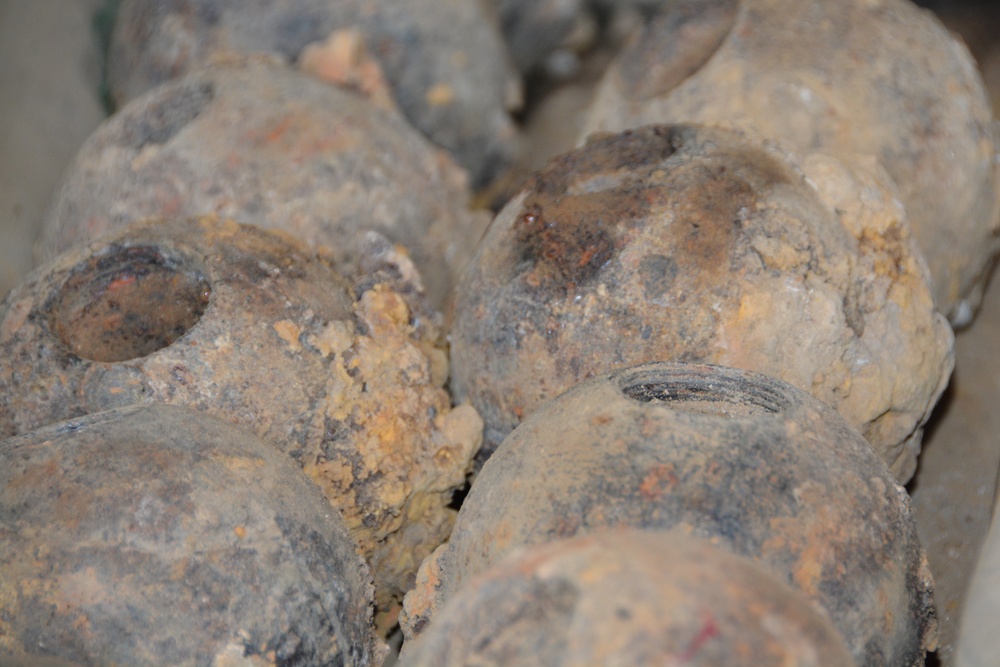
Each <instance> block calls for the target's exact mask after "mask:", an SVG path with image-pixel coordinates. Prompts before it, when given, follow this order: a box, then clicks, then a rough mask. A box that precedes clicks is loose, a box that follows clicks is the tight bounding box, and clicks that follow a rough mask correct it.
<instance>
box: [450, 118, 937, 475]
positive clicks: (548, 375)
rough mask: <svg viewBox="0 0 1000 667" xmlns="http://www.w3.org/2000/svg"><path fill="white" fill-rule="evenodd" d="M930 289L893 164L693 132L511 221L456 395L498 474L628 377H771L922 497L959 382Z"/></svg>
mask: <svg viewBox="0 0 1000 667" xmlns="http://www.w3.org/2000/svg"><path fill="white" fill-rule="evenodd" d="M799 165H801V166H799ZM926 276H927V273H926V267H925V265H924V264H923V261H922V259H921V258H920V256H919V253H918V252H917V251H916V248H915V246H914V244H913V241H912V239H911V238H910V235H909V231H908V227H907V225H906V218H905V214H904V212H903V210H902V207H901V205H900V204H899V201H898V199H896V198H895V197H894V196H893V193H892V183H891V181H890V180H889V179H888V177H886V176H885V174H884V172H883V171H881V170H880V169H879V168H878V166H877V165H875V164H874V163H866V162H863V161H855V162H852V163H842V162H839V161H837V160H834V159H832V158H826V157H824V156H809V157H807V158H804V159H803V160H802V161H801V163H798V162H796V161H794V160H793V158H792V157H791V156H789V155H787V154H785V153H782V152H780V151H777V150H775V149H772V148H770V147H768V146H767V145H764V144H760V143H758V142H755V141H752V140H750V139H748V138H746V137H744V136H743V135H741V134H738V133H736V132H733V131H729V130H723V129H714V128H706V127H700V126H692V125H676V126H649V127H645V128H640V129H637V130H632V131H626V132H623V133H620V134H617V135H604V136H601V137H596V138H594V140H593V141H591V142H590V143H588V144H587V145H586V146H584V147H582V148H580V149H577V150H575V151H571V152H569V153H566V154H564V155H561V156H559V157H557V158H554V159H553V160H551V161H550V162H549V163H548V165H547V166H546V167H544V168H543V169H541V170H540V171H538V172H537V173H536V174H535V175H534V176H533V177H532V178H531V179H529V181H528V182H527V183H526V184H525V186H524V187H523V189H522V190H521V192H520V193H519V194H518V195H517V196H516V197H514V198H513V199H512V200H511V201H510V203H508V204H507V206H506V207H504V209H503V210H502V211H500V213H499V214H498V215H497V216H496V218H495V219H494V220H493V222H492V224H491V225H490V227H489V229H488V230H487V233H486V235H485V236H484V238H483V240H482V242H481V243H480V244H479V246H478V248H477V250H476V254H475V255H474V256H473V259H472V260H471V261H470V263H469V266H468V268H467V270H466V273H465V275H464V277H463V279H462V280H461V281H460V283H459V286H458V289H457V297H456V307H455V317H454V326H453V330H452V334H451V339H452V347H451V351H452V366H453V381H452V387H453V390H454V392H455V395H456V397H457V398H458V399H459V400H467V401H470V402H471V403H472V404H473V405H475V406H476V408H477V410H479V412H480V414H481V415H482V416H483V419H484V421H485V422H486V433H485V444H484V446H483V448H482V450H481V452H480V456H479V459H480V460H485V459H486V458H487V457H488V456H489V454H490V452H492V451H493V449H495V448H496V446H497V445H499V443H500V442H501V441H502V440H503V438H504V437H505V436H506V435H507V434H508V433H510V431H511V430H512V429H513V428H514V427H515V426H516V425H517V424H518V423H519V422H520V421H521V420H522V419H523V418H524V417H526V416H527V415H529V414H531V412H532V411H533V410H535V409H537V408H538V406H539V405H541V404H542V403H543V402H544V401H545V400H547V399H550V398H554V397H555V396H557V395H558V394H560V393H561V392H563V391H565V390H566V389H568V388H570V387H572V386H573V385H574V384H576V383H577V382H579V381H581V380H584V379H586V378H588V377H591V376H594V375H599V374H603V373H605V372H607V371H610V370H612V369H614V368H621V367H624V366H629V365H632V364H636V363H642V362H646V361H661V360H664V361H666V360H669V361H702V362H707V363H716V364H722V365H726V366H733V367H738V368H746V369H749V370H756V371H760V372H764V373H767V374H769V375H773V376H775V377H777V378H780V379H782V380H785V381H787V382H789V383H791V384H793V385H795V386H797V387H799V388H801V389H804V390H806V391H808V392H810V393H811V394H813V395H814V396H816V397H817V398H820V399H821V400H823V401H826V402H827V403H829V404H830V405H832V406H834V407H835V408H836V409H837V410H838V411H839V412H840V413H841V414H842V415H843V416H844V417H845V418H846V419H847V421H848V422H849V423H850V424H851V425H853V426H854V427H855V428H857V429H858V430H860V431H861V433H862V434H863V435H864V436H865V437H866V438H867V439H868V440H869V442H871V444H872V445H873V446H874V447H875V449H876V450H877V451H878V453H879V454H880V455H881V456H882V458H883V459H884V460H885V461H886V463H887V464H888V465H889V466H890V467H891V468H892V470H893V472H895V473H896V475H897V476H898V478H899V479H900V480H902V481H905V480H907V479H909V478H910V476H911V475H912V474H913V470H914V468H915V467H916V461H917V455H918V453H919V451H920V442H921V438H922V433H923V424H924V423H925V421H926V420H927V418H928V416H929V414H930V411H931V409H932V408H933V406H934V405H935V403H936V401H937V399H938V397H939V396H940V394H941V392H942V391H943V390H944V387H945V385H946V384H947V381H948V378H949V376H950V373H951V369H952V365H953V351H952V343H953V335H952V332H951V330H950V328H949V327H948V324H947V322H946V321H945V320H944V318H943V317H942V316H940V315H939V314H937V313H936V312H935V311H934V306H933V303H932V300H931V295H930V292H929V290H928V287H927V285H926V282H925V279H926Z"/></svg>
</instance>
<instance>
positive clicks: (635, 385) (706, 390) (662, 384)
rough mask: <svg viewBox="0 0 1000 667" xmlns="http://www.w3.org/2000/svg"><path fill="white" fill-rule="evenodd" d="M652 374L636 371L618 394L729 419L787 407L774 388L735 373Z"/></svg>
mask: <svg viewBox="0 0 1000 667" xmlns="http://www.w3.org/2000/svg"><path fill="white" fill-rule="evenodd" d="M656 375H657V373H656V371H640V372H638V373H636V374H635V375H633V376H632V377H627V378H623V379H624V380H625V382H623V384H622V386H621V390H622V393H624V394H625V395H626V396H628V397H629V398H631V399H632V400H635V401H639V402H642V403H663V404H669V406H670V408H671V409H674V410H679V411H683V412H692V413H698V414H705V415H712V416H716V417H724V418H730V419H732V418H738V417H756V416H761V415H768V414H776V413H778V412H781V411H783V410H784V409H785V407H786V406H787V400H786V399H785V397H784V396H783V395H782V394H781V392H780V391H779V390H778V389H777V388H774V387H769V386H766V385H763V384H758V383H755V382H753V381H752V380H750V379H748V378H745V377H741V376H740V375H738V374H736V373H733V374H727V373H717V374H710V373H709V374H703V373H701V372H692V373H683V372H677V373H668V374H667V376H666V377H656ZM660 375H662V373H661V374H660Z"/></svg>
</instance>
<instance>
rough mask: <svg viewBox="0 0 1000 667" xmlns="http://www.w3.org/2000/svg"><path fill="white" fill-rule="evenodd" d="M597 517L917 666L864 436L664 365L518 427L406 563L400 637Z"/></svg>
mask: <svg viewBox="0 0 1000 667" xmlns="http://www.w3.org/2000/svg"><path fill="white" fill-rule="evenodd" d="M613 527H634V528H642V529H656V530H678V531H680V532H683V533H686V534H689V535H691V536H694V537H697V538H700V539H703V540H707V541H709V542H710V543H712V544H714V545H717V546H719V547H724V548H726V549H728V550H730V551H732V552H734V553H736V554H739V555H742V556H745V557H747V558H749V559H751V560H753V561H755V562H756V563H758V564H760V565H762V566H764V567H765V568H766V569H767V570H769V571H770V572H772V573H773V574H775V575H776V576H777V577H778V578H779V579H782V580H783V581H785V582H786V583H788V584H790V585H792V586H793V587H794V588H796V589H797V590H798V591H800V592H801V593H803V594H804V595H805V596H806V597H807V598H808V599H809V600H811V601H812V602H813V603H815V604H817V605H818V606H820V607H821V608H823V609H825V610H826V613H827V614H829V617H830V619H831V621H832V623H833V625H834V627H836V628H837V630H838V631H839V632H840V634H841V635H842V636H843V637H844V640H845V641H846V643H847V647H848V649H849V651H850V653H851V655H852V657H853V658H854V660H855V661H856V662H857V664H858V665H859V667H863V666H890V665H891V666H895V667H904V666H905V667H917V666H922V665H923V663H924V655H925V652H926V651H927V650H934V648H935V646H936V641H937V621H936V615H935V611H934V605H933V600H932V597H933V580H932V577H931V574H930V571H929V570H928V567H927V561H926V557H925V555H924V550H923V547H922V546H921V544H920V539H919V536H918V534H917V525H916V521H915V520H914V517H913V513H912V511H911V509H910V503H909V498H908V496H907V494H906V491H905V490H904V489H903V488H902V487H901V486H900V485H899V484H897V483H896V481H895V479H894V478H893V476H892V474H891V473H890V472H889V470H888V468H887V467H886V466H885V464H884V463H883V462H882V461H881V459H879V457H878V456H877V455H876V454H875V452H874V451H873V450H872V448H871V446H870V445H869V444H868V443H867V442H865V440H864V439H863V438H862V437H861V436H860V435H859V434H858V433H857V432H856V431H855V430H854V429H852V428H851V427H850V426H849V425H848V424H847V423H846V422H845V421H844V420H843V418H841V417H840V416H839V415H838V414H837V413H836V412H835V411H833V410H832V409H830V408H829V407H828V406H826V405H825V404H823V403H822V402H820V401H818V400H816V399H815V398H813V397H812V396H810V395H808V394H807V393H805V392H803V391H801V390H798V389H796V388H794V387H792V386H791V385H789V384H787V383H784V382H781V381H779V380H776V379H773V378H770V377H768V376H764V375H760V374H757V373H751V372H748V371H740V370H736V369H730V368H724V367H719V366H708V365H698V364H673V363H651V364H644V365H640V366H635V367H632V368H628V369H624V370H619V371H616V372H614V373H611V374H610V375H607V376H603V377H600V378H594V379H591V380H589V381H586V382H583V383H581V384H579V385H577V386H576V387H574V388H573V389H571V390H569V391H567V392H566V393H565V394H563V395H562V396H560V397H559V398H557V399H555V400H553V401H550V402H548V403H546V404H545V405H544V406H542V407H541V408H539V409H538V410H537V411H536V412H534V413H533V414H532V415H531V416H530V417H528V418H527V419H525V421H524V422H523V423H522V424H521V425H520V426H519V427H518V428H517V429H515V430H514V432H513V433H511V434H510V436H508V437H507V439H506V440H504V442H503V444H502V445H501V446H500V447H499V448H498V449H497V450H496V452H495V453H494V454H493V456H492V457H491V458H490V459H489V460H488V461H487V462H486V464H485V465H484V466H483V469H482V471H481V472H480V474H479V475H478V477H477V478H476V479H475V481H474V482H473V484H472V488H471V491H470V492H469V495H468V496H467V497H466V499H465V502H464V503H463V505H462V508H461V510H460V511H459V516H458V520H457V522H456V524H455V529H454V532H453V533H452V535H451V538H450V540H449V542H448V543H447V545H445V546H443V547H440V548H439V549H438V550H437V551H435V553H434V555H432V556H431V557H430V558H428V559H427V561H425V562H424V563H423V565H422V566H421V571H420V573H418V576H417V586H416V588H415V589H414V590H413V591H410V592H409V593H408V594H407V596H406V599H405V602H404V614H405V618H404V622H403V628H404V632H406V633H407V634H408V636H410V637H412V636H414V635H416V634H418V633H419V631H420V629H421V627H422V626H423V625H424V624H426V623H428V622H429V623H430V625H429V627H433V626H434V624H435V622H436V621H435V619H436V616H437V614H438V613H439V612H440V611H441V610H442V609H443V608H444V607H445V606H446V605H447V604H448V603H449V601H451V600H453V599H457V596H458V595H459V591H461V590H462V588H463V587H464V586H465V585H466V584H467V582H470V581H471V580H472V579H473V577H476V576H478V575H479V574H480V573H483V572H485V571H486V570H487V569H488V568H489V567H491V566H492V565H493V564H495V563H497V562H499V561H500V559H501V558H502V557H504V556H505V555H506V554H507V553H509V552H511V551H512V550H514V549H516V548H518V547H522V546H525V545H532V544H539V543H543V542H549V541H554V540H557V539H561V538H567V537H571V536H575V535H586V534H591V533H593V532H596V531H598V530H601V529H605V528H613ZM664 567H669V565H668V564H667V563H664ZM719 664H726V663H719Z"/></svg>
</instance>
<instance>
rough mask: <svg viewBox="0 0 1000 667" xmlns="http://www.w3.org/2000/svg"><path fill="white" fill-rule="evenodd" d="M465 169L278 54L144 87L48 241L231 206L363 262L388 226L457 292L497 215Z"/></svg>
mask: <svg viewBox="0 0 1000 667" xmlns="http://www.w3.org/2000/svg"><path fill="white" fill-rule="evenodd" d="M467 203H468V191H467V184H466V182H465V176H464V174H463V173H462V171H461V170H460V169H459V168H458V167H456V166H455V165H454V163H452V162H451V160H450V159H448V158H447V157H446V156H445V155H444V154H443V153H442V152H441V151H439V150H436V149H434V148H433V147H432V146H431V145H430V144H429V143H428V142H427V141H426V140H424V138H423V137H421V136H420V135H419V134H418V133H417V132H415V131H413V129H412V128H411V127H409V126H408V125H407V124H406V122H405V121H404V120H403V119H402V118H400V117H399V116H398V115H397V114H395V113H393V112H391V111H389V110H385V109H382V108H377V107H375V106H374V105H372V104H371V103H369V102H368V101H367V100H365V99H364V98H363V97H362V96H360V95H357V94H354V93H352V92H348V91H345V90H341V89H339V88H336V87H334V86H329V85H325V84H323V83H321V82H319V81H316V80H315V79H313V78H312V77H309V76H306V75H304V74H302V73H299V72H296V71H295V70H293V69H290V68H287V67H284V66H282V65H280V64H278V63H275V62H273V61H270V60H268V59H265V58H256V59H255V58H247V59H232V60H229V61H226V62H220V63H217V64H216V65H215V66H213V67H211V68H210V69H208V70H203V71H200V72H197V73H193V74H190V75H189V76H187V77H184V78H181V79H179V80H177V81H174V82H170V83H167V84H166V85H164V86H162V87H160V88H158V89H157V90H155V91H152V92H150V93H149V94H147V95H144V96H142V97H139V98H138V99H136V100H134V101H133V102H132V103H130V104H129V105H127V106H126V107H124V108H123V109H121V110H120V111H119V112H118V113H117V114H115V115H114V116H113V117H112V118H110V119H109V120H107V121H106V122H105V123H104V124H103V125H102V126H101V127H100V128H98V130H97V131H96V132H95V133H94V134H93V135H92V136H91V137H90V138H89V139H88V140H87V142H86V143H85V144H84V146H83V147H82V148H81V150H80V153H79V154H78V155H77V157H76V159H75V161H74V163H73V164H72V165H71V166H70V167H69V169H68V170H67V173H66V175H65V177H64V179H63V184H62V186H61V188H60V190H59V192H58V193H57V195H56V196H55V198H54V200H53V203H52V206H51V208H50V210H49V212H48V215H47V219H46V221H45V224H44V228H43V231H42V239H41V240H40V242H39V255H40V257H41V259H42V260H46V261H47V260H50V259H52V258H53V257H55V256H56V255H57V254H58V253H60V252H63V251H65V250H68V249H69V248H71V247H73V246H75V245H78V244H82V243H86V242H87V241H90V240H92V239H94V238H95V237H96V236H97V235H99V234H101V233H105V232H108V231H111V230H116V229H121V228H122V227H124V226H125V225H127V224H129V223H131V222H133V221H135V220H139V219H142V218H145V217H151V216H179V215H202V214H206V213H217V214H219V215H222V216H226V217H232V218H234V219H237V220H239V221H240V222H244V223H249V224H255V225H259V226H262V227H268V228H274V229H281V230H284V231H287V232H290V233H292V234H294V235H295V236H296V237H298V238H300V239H301V240H303V241H306V242H308V243H311V244H316V245H323V246H326V247H327V248H328V249H329V252H331V253H332V254H333V256H334V258H335V260H336V262H337V266H338V268H339V269H340V270H341V271H343V272H345V273H347V274H351V273H353V271H354V270H355V269H356V267H357V256H358V254H359V249H358V243H359V239H360V238H362V237H363V235H364V233H365V232H366V231H368V230H374V231H377V232H379V233H380V234H383V235H384V236H386V237H388V238H389V239H390V240H392V241H393V242H395V243H400V244H402V245H403V246H404V247H406V248H407V250H408V251H409V252H410V253H411V255H412V257H413V261H414V262H415V263H416V265H417V266H418V267H419V268H420V270H421V273H422V275H423V278H424V280H425V281H426V287H427V290H428V294H430V296H431V298H432V300H433V301H434V302H435V303H436V304H439V305H440V304H441V303H443V301H444V299H445V295H447V294H448V292H449V290H450V289H451V287H452V284H453V283H454V280H455V276H456V275H457V273H458V271H459V270H460V269H461V267H462V266H463V265H464V262H465V261H466V260H467V259H468V257H469V255H470V254H471V252H472V248H473V247H474V245H475V243H476V241H477V240H478V239H479V236H480V235H481V233H482V229H483V227H484V226H485V222H486V221H485V220H482V219H481V218H480V217H478V216H476V215H474V214H472V213H470V212H469V211H468V210H467V209H466V204H467Z"/></svg>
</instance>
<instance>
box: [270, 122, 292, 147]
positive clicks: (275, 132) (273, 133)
mask: <svg viewBox="0 0 1000 667" xmlns="http://www.w3.org/2000/svg"><path fill="white" fill-rule="evenodd" d="M291 126H292V117H291V116H285V117H284V118H282V119H281V120H279V121H278V123H277V124H276V125H275V126H274V127H272V128H271V130H270V131H269V132H268V133H267V134H265V135H264V141H266V142H267V143H274V142H276V141H278V140H279V139H281V138H282V137H283V136H284V135H285V132H287V131H288V128H289V127H291Z"/></svg>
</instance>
